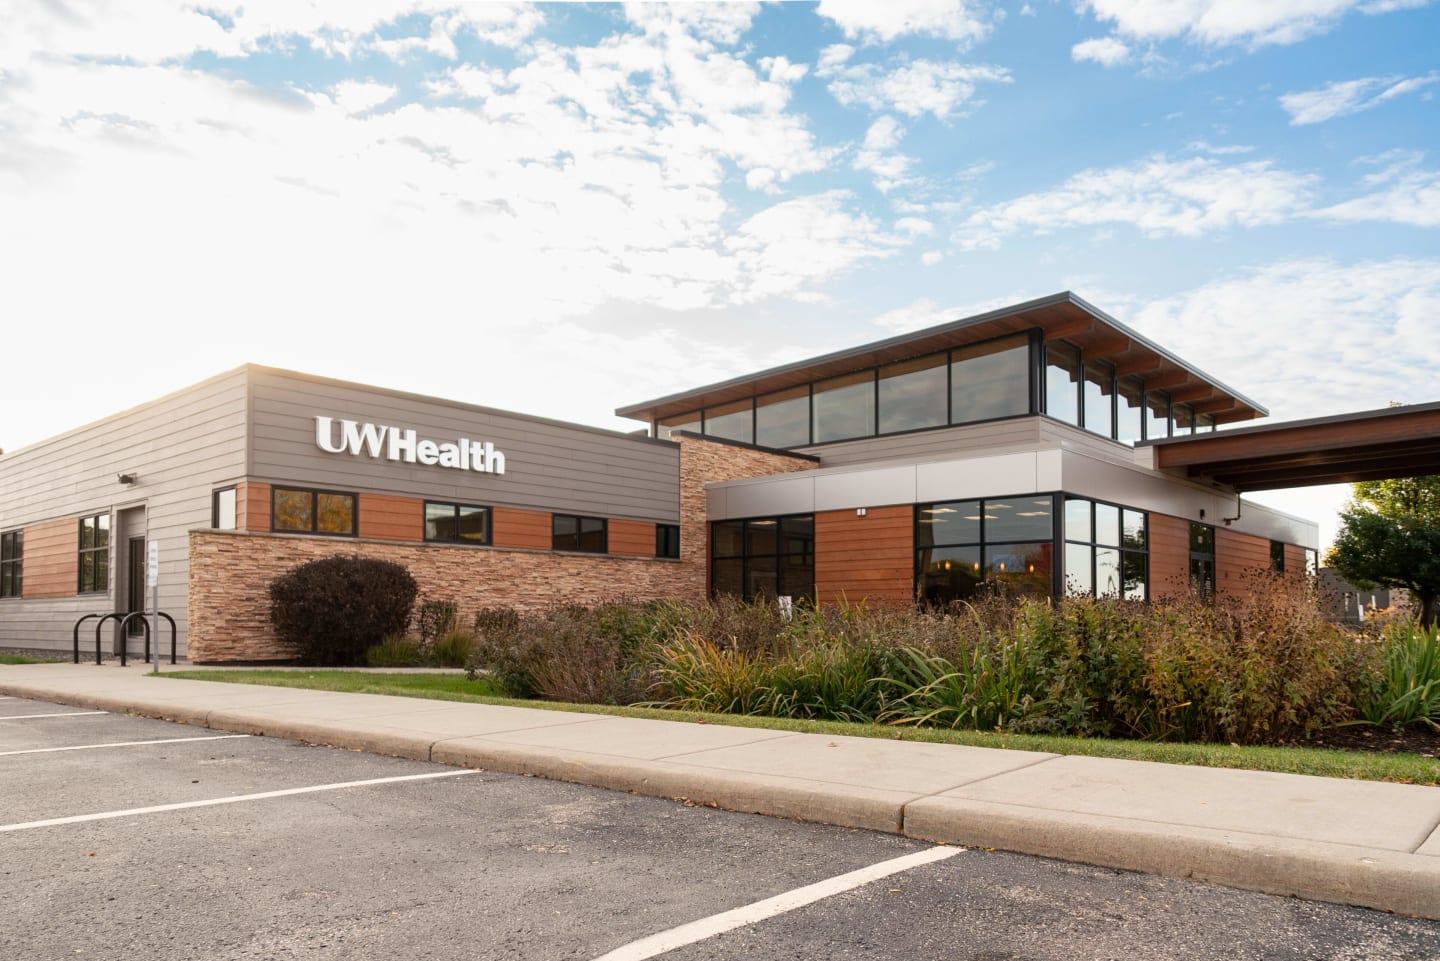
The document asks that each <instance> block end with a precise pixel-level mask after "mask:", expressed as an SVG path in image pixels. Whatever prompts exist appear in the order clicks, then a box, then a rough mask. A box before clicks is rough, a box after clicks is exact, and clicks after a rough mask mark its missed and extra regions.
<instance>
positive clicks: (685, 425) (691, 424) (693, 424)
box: [655, 410, 700, 440]
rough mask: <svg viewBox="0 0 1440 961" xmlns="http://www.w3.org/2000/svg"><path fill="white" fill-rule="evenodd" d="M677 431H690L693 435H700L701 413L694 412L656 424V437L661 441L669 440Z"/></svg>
mask: <svg viewBox="0 0 1440 961" xmlns="http://www.w3.org/2000/svg"><path fill="white" fill-rule="evenodd" d="M677 430H688V431H689V432H690V433H692V434H698V433H700V412H699V411H698V410H697V411H692V412H690V413H688V414H680V415H678V416H676V417H666V418H665V419H664V420H658V421H656V422H655V436H656V437H658V438H660V439H661V440H668V439H669V438H670V435H671V434H673V433H675V432H676V431H677Z"/></svg>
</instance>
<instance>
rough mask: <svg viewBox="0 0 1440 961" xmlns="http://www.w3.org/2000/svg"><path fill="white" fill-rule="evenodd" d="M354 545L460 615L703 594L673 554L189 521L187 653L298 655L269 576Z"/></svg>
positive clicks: (224, 657)
mask: <svg viewBox="0 0 1440 961" xmlns="http://www.w3.org/2000/svg"><path fill="white" fill-rule="evenodd" d="M350 554H362V555H364V556H366V557H375V558H379V559H381V560H388V561H395V562H397V563H400V564H403V565H405V567H406V568H407V569H408V570H409V571H410V573H411V575H412V576H413V577H414V578H415V580H416V581H417V582H418V583H419V585H420V589H421V591H423V592H424V593H425V594H426V595H427V596H429V597H432V598H435V599H453V600H455V601H456V602H457V603H458V604H459V605H460V609H461V611H462V617H465V616H468V615H470V614H473V613H474V612H475V611H477V610H479V609H480V608H482V607H493V606H500V605H508V606H512V607H517V608H522V609H523V608H535V607H542V606H544V605H546V604H552V603H556V602H560V601H581V602H585V603H594V602H598V601H602V600H605V599H607V598H613V597H620V596H624V597H634V598H642V599H646V598H657V597H690V598H692V599H699V598H700V597H703V592H694V593H688V594H687V593H685V592H684V591H683V590H682V586H681V584H680V583H679V581H681V580H683V579H681V578H677V577H676V574H677V572H678V571H679V570H680V568H681V566H682V565H681V563H680V562H677V561H673V560H657V559H655V558H640V557H617V556H612V555H587V554H556V553H551V552H548V551H545V552H540V551H527V550H505V549H500V548H479V547H450V546H446V545H439V544H397V543H394V542H387V541H371V540H360V539H353V538H347V539H344V540H337V539H336V538H331V537H308V536H304V535H295V534H259V533H246V532H243V531H191V532H190V590H189V615H190V628H189V644H188V648H189V655H190V659H191V660H192V661H196V662H199V663H205V662H216V661H270V660H283V659H286V658H289V657H291V656H293V652H291V651H289V650H287V649H286V648H285V647H283V646H282V645H281V644H280V642H279V641H278V640H277V639H276V638H275V636H274V634H273V633H272V631H271V630H270V614H269V593H268V590H267V587H268V585H269V583H270V581H271V580H273V579H274V578H275V577H277V576H279V575H280V574H283V573H284V572H285V571H287V570H289V569H290V568H292V567H295V566H296V565H298V564H302V563H304V562H305V561H309V560H314V559H316V558H319V557H333V556H336V555H350ZM72 591H73V586H72Z"/></svg>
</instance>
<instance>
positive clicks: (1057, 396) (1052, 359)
mask: <svg viewBox="0 0 1440 961" xmlns="http://www.w3.org/2000/svg"><path fill="white" fill-rule="evenodd" d="M1080 380H1081V366H1080V352H1079V351H1078V350H1076V349H1075V348H1074V347H1071V346H1070V345H1069V344H1063V343H1049V344H1046V345H1045V413H1047V414H1049V415H1050V416H1051V417H1054V418H1055V419H1056V420H1063V421H1064V422H1065V423H1067V424H1075V425H1076V426H1079V424H1080Z"/></svg>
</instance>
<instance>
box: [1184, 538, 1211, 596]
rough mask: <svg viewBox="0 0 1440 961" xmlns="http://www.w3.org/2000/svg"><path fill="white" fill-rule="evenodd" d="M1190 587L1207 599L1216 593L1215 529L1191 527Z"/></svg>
mask: <svg viewBox="0 0 1440 961" xmlns="http://www.w3.org/2000/svg"><path fill="white" fill-rule="evenodd" d="M1190 586H1191V587H1192V588H1194V589H1195V590H1197V591H1199V592H1200V593H1201V594H1203V595H1204V596H1206V597H1211V596H1213V595H1214V593H1215V528H1213V527H1210V526H1208V525H1205V524H1195V523H1191V525H1190Z"/></svg>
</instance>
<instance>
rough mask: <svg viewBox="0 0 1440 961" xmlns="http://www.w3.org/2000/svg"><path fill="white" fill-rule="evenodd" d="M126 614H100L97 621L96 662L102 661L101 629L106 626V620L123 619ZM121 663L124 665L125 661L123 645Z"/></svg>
mask: <svg viewBox="0 0 1440 961" xmlns="http://www.w3.org/2000/svg"><path fill="white" fill-rule="evenodd" d="M124 616H125V615H124V614H119V613H116V614H101V615H100V620H98V621H96V622H95V663H96V664H99V663H100V629H101V628H102V627H104V626H105V622H106V621H118V620H120V619H121V618H122V617H124ZM120 663H121V664H122V665H123V664H124V663H125V648H124V647H123V646H122V647H121V648H120Z"/></svg>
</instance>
